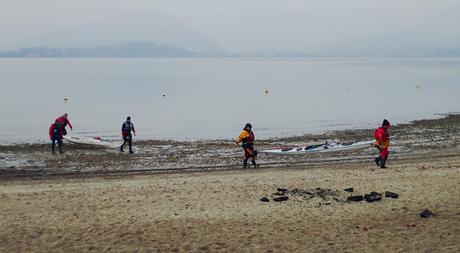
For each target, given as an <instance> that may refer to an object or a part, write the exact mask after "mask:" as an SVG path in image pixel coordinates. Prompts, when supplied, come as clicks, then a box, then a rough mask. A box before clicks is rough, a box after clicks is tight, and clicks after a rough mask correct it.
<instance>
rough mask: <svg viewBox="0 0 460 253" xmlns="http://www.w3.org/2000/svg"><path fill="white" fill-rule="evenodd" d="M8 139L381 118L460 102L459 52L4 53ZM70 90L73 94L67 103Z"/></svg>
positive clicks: (164, 133) (218, 134)
mask: <svg viewBox="0 0 460 253" xmlns="http://www.w3.org/2000/svg"><path fill="white" fill-rule="evenodd" d="M0 88H1V93H0V115H1V124H0V143H10V142H35V141H38V140H39V141H43V140H47V138H48V136H47V132H48V127H49V125H50V124H51V123H52V122H53V121H54V119H55V118H56V117H57V116H59V115H61V114H63V113H64V112H68V113H69V119H70V120H71V122H72V124H73V125H74V131H73V132H72V134H75V135H88V136H104V137H109V138H117V137H118V136H119V132H120V127H121V124H122V122H123V121H124V119H125V118H126V116H128V115H130V116H132V118H133V121H134V124H135V126H136V128H137V132H138V138H143V139H147V138H155V139H179V140H183V139H200V138H207V139H213V138H225V139H227V138H234V137H235V136H236V135H237V134H238V132H239V131H240V130H241V128H242V127H243V125H244V124H245V123H246V122H251V123H253V126H254V127H255V131H256V134H257V136H258V137H259V138H267V137H272V136H292V135H299V134H304V133H310V132H317V131H324V130H332V129H343V128H356V127H374V126H377V125H378V124H380V123H381V121H382V119H383V118H387V119H389V120H390V121H391V122H395V123H398V122H406V121H408V120H414V119H420V118H432V117H435V114H437V113H447V112H458V111H460V99H459V95H460V59H458V58H449V59H434V58H427V59H311V58H300V59H297V58H295V59H276V58H275V59H252V58H186V59H182V58H179V59H178V58H169V59H41V58H39V59H0ZM64 98H68V101H67V102H65V101H64Z"/></svg>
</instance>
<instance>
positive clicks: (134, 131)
mask: <svg viewBox="0 0 460 253" xmlns="http://www.w3.org/2000/svg"><path fill="white" fill-rule="evenodd" d="M131 127H132V129H133V133H134V136H136V129H134V124H133V123H131Z"/></svg>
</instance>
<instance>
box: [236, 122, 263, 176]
mask: <svg viewBox="0 0 460 253" xmlns="http://www.w3.org/2000/svg"><path fill="white" fill-rule="evenodd" d="M254 140H255V136H254V133H253V132H252V125H251V124H250V123H247V124H246V126H245V127H244V129H243V131H241V133H240V135H239V136H238V138H237V139H236V144H238V145H239V144H240V143H242V147H243V149H244V158H243V168H246V167H248V160H249V159H251V162H252V165H254V167H259V166H258V165H257V164H256V156H257V152H256V151H255V150H254Z"/></svg>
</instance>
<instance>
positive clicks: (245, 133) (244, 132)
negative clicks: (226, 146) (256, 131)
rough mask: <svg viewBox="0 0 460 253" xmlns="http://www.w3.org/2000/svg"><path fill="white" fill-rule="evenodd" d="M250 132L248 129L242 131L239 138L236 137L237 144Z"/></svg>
mask: <svg viewBox="0 0 460 253" xmlns="http://www.w3.org/2000/svg"><path fill="white" fill-rule="evenodd" d="M248 135H249V134H248V133H247V132H246V131H242V132H241V133H240V135H239V136H238V138H236V144H240V142H242V141H243V139H244V138H246V137H247V136H248Z"/></svg>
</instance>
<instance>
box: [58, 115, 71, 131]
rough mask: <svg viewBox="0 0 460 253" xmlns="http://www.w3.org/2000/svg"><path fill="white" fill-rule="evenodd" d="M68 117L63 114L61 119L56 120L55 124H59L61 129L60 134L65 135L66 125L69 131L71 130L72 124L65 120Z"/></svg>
mask: <svg viewBox="0 0 460 253" xmlns="http://www.w3.org/2000/svg"><path fill="white" fill-rule="evenodd" d="M68 116H69V115H68V114H67V113H64V115H62V116H61V117H59V118H57V119H56V122H58V123H59V124H61V127H62V134H63V135H67V130H66V129H65V128H66V126H67V125H69V127H70V130H73V127H72V124H70V121H69V119H68V118H67V117H68Z"/></svg>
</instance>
